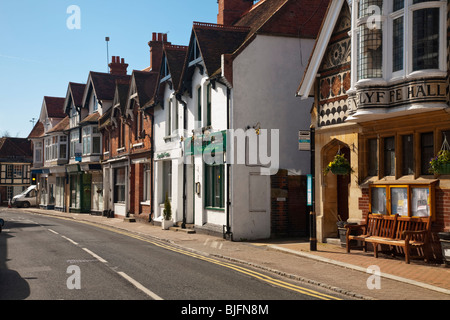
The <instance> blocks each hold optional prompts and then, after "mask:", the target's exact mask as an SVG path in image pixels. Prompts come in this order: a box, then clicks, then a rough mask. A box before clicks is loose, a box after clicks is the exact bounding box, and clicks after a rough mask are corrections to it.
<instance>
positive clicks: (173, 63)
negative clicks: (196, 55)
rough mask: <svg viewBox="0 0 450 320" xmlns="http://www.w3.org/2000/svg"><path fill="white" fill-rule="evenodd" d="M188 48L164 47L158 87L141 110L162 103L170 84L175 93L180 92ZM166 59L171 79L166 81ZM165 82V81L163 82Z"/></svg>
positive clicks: (170, 45)
mask: <svg viewBox="0 0 450 320" xmlns="http://www.w3.org/2000/svg"><path fill="white" fill-rule="evenodd" d="M188 48H189V47H187V46H180V45H173V44H168V43H165V44H164V45H163V57H162V59H163V63H161V71H160V73H159V74H158V79H157V85H156V88H155V90H154V93H153V96H152V97H151V99H150V100H149V101H148V102H147V103H146V104H141V108H144V109H147V108H149V107H153V106H155V105H156V104H158V103H160V102H161V101H162V100H163V99H164V97H163V96H164V84H166V83H169V82H170V83H169V85H171V88H172V89H173V90H174V91H178V89H179V87H180V85H181V79H182V78H181V77H182V74H183V66H184V63H185V61H186V55H187V53H188ZM164 59H165V60H166V62H167V67H168V69H169V70H168V72H169V74H170V78H168V79H166V80H164V78H163V72H164V70H163V68H164V67H165V63H164ZM163 80H164V81H163Z"/></svg>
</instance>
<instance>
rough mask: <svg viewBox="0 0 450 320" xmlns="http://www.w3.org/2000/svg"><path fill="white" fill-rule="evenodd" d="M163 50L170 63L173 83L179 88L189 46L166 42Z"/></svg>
mask: <svg viewBox="0 0 450 320" xmlns="http://www.w3.org/2000/svg"><path fill="white" fill-rule="evenodd" d="M163 50H164V54H165V56H166V59H167V63H168V65H169V72H170V76H171V78H172V84H173V86H174V87H175V88H176V89H177V88H178V87H179V85H180V80H181V74H182V70H183V64H184V61H185V59H186V55H187V52H188V47H187V46H178V45H167V44H165V45H164V47H163Z"/></svg>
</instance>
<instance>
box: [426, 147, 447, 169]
mask: <svg viewBox="0 0 450 320" xmlns="http://www.w3.org/2000/svg"><path fill="white" fill-rule="evenodd" d="M429 171H430V173H433V174H450V151H449V150H441V151H439V153H438V155H437V156H436V157H435V158H433V159H431V161H430V169H429Z"/></svg>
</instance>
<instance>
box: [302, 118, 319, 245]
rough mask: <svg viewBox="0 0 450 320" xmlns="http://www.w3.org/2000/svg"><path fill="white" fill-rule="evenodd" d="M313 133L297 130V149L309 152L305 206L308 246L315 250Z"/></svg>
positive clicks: (313, 130)
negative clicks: (307, 211)
mask: <svg viewBox="0 0 450 320" xmlns="http://www.w3.org/2000/svg"><path fill="white" fill-rule="evenodd" d="M314 134H315V129H314V128H313V127H312V128H311V129H310V130H299V132H298V150H299V151H310V152H311V174H308V175H307V190H306V198H307V206H308V207H309V208H310V214H309V228H310V233H309V246H310V250H311V251H317V239H316V212H315V204H314V172H315V166H314V164H315V157H314V152H315V148H314Z"/></svg>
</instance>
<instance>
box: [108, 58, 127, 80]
mask: <svg viewBox="0 0 450 320" xmlns="http://www.w3.org/2000/svg"><path fill="white" fill-rule="evenodd" d="M108 66H109V73H111V74H115V75H121V76H122V75H123V76H125V75H126V74H127V68H128V64H127V63H125V59H124V58H122V60H121V59H120V57H119V56H113V57H112V61H111V63H110V64H109V65H108Z"/></svg>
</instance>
